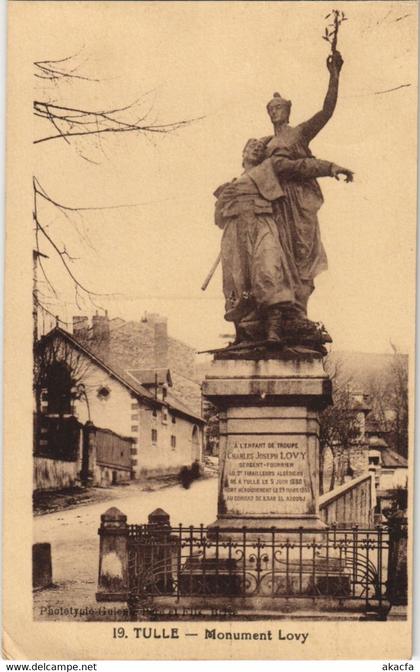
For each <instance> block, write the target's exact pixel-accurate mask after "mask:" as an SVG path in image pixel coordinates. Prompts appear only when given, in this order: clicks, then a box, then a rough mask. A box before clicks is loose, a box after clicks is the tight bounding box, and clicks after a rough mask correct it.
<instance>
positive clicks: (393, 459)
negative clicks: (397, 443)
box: [382, 448, 408, 469]
mask: <svg viewBox="0 0 420 672" xmlns="http://www.w3.org/2000/svg"><path fill="white" fill-rule="evenodd" d="M382 467H385V468H386V467H390V468H391V467H392V468H393V469H395V468H398V467H405V468H407V467H408V460H407V459H406V458H405V457H404V456H403V455H400V454H399V453H396V452H395V450H391V448H387V449H386V450H384V451H383V453H382Z"/></svg>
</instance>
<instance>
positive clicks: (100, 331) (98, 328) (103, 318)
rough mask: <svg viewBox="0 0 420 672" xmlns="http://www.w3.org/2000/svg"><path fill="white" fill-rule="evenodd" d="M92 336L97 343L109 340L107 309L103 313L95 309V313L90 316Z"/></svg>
mask: <svg viewBox="0 0 420 672" xmlns="http://www.w3.org/2000/svg"><path fill="white" fill-rule="evenodd" d="M92 338H93V340H95V341H97V342H98V343H99V344H103V343H105V342H108V341H109V318H108V311H107V310H106V311H105V315H99V314H98V311H96V315H94V316H93V317H92Z"/></svg>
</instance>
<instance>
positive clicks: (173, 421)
mask: <svg viewBox="0 0 420 672" xmlns="http://www.w3.org/2000/svg"><path fill="white" fill-rule="evenodd" d="M172 424H173V425H175V424H176V418H175V417H173V418H172Z"/></svg>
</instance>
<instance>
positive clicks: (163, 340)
mask: <svg viewBox="0 0 420 672" xmlns="http://www.w3.org/2000/svg"><path fill="white" fill-rule="evenodd" d="M154 329H155V367H156V368H158V369H159V368H166V367H167V366H168V320H167V318H166V317H160V318H159V319H157V320H156V321H155V325H154Z"/></svg>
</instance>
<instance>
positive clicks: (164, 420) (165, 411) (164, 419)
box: [162, 408, 168, 425]
mask: <svg viewBox="0 0 420 672" xmlns="http://www.w3.org/2000/svg"><path fill="white" fill-rule="evenodd" d="M167 422H168V409H167V408H162V423H163V424H164V425H166V424H167Z"/></svg>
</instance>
